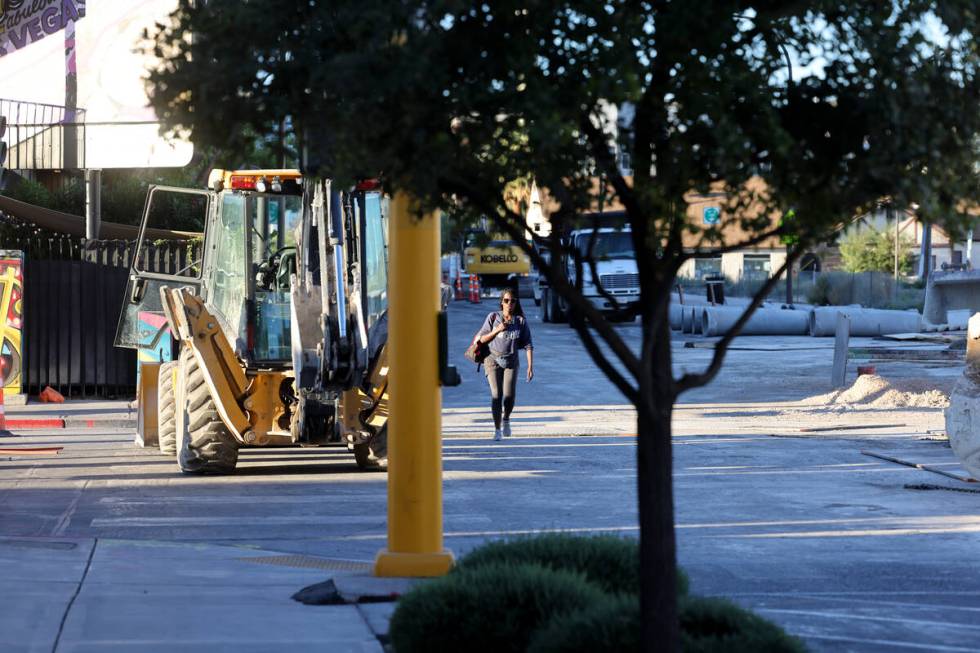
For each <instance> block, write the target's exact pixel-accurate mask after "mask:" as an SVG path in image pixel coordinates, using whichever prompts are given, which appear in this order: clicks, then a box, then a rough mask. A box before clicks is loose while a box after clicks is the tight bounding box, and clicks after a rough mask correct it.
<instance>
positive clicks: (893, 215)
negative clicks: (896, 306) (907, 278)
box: [885, 202, 900, 301]
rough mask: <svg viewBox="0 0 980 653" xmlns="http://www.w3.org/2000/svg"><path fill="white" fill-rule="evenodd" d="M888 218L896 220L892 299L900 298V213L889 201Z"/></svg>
mask: <svg viewBox="0 0 980 653" xmlns="http://www.w3.org/2000/svg"><path fill="white" fill-rule="evenodd" d="M885 211H886V218H887V220H893V221H894V222H895V270H894V272H893V275H892V276H893V283H892V300H893V301H896V300H898V260H899V243H900V241H899V233H898V215H897V214H896V213H895V205H894V204H892V203H891V202H889V203H888V208H886V209H885Z"/></svg>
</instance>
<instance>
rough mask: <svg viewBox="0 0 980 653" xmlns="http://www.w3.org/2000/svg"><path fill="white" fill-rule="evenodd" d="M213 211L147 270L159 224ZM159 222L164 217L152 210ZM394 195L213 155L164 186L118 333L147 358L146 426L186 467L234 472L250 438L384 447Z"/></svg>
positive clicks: (259, 442)
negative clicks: (161, 356)
mask: <svg viewBox="0 0 980 653" xmlns="http://www.w3.org/2000/svg"><path fill="white" fill-rule="evenodd" d="M179 202H184V203H185V205H191V206H195V207H197V208H196V209H195V210H199V211H200V212H201V222H202V223H203V225H204V229H203V232H202V239H203V243H201V244H200V245H199V246H197V247H194V250H195V251H196V252H200V255H199V256H196V257H193V258H194V260H192V262H191V264H190V265H188V266H187V267H186V268H184V269H182V270H179V271H178V272H177V273H176V274H169V275H164V274H158V273H154V272H150V271H149V269H150V266H149V265H148V260H147V258H148V248H147V246H146V245H147V243H146V240H145V238H144V235H145V233H146V230H147V229H150V228H153V227H157V226H162V225H161V224H160V223H164V224H166V223H167V222H169V221H170V219H171V218H172V216H171V214H170V213H171V211H172V207H174V206H176V205H177V204H178V203H179ZM155 222H156V224H154V223H155ZM387 301H388V297H387V200H386V198H385V196H384V194H383V193H382V191H381V189H380V187H379V186H378V184H376V183H373V182H365V183H362V184H359V185H358V186H357V187H354V188H349V189H342V190H341V189H336V188H334V187H333V185H332V184H331V182H329V181H325V180H308V179H306V178H304V177H303V176H302V175H301V174H300V173H299V171H296V170H244V171H239V170H236V171H227V170H214V171H213V172H212V174H211V176H210V179H209V182H208V189H206V190H195V189H184V188H173V187H166V186H152V187H151V188H150V190H149V192H148V195H147V200H146V205H145V208H144V213H143V222H142V224H141V228H140V238H139V245H138V249H137V253H136V255H135V257H134V263H133V266H132V269H131V273H130V279H129V285H128V287H127V291H126V299H125V304H124V309H123V312H122V315H121V316H120V322H119V327H118V330H117V335H116V345H117V346H122V347H133V348H143V349H147V350H154V351H159V349H160V343H161V342H163V341H165V339H166V338H171V337H172V338H173V339H174V343H175V347H174V349H175V350H176V351H175V352H174V356H173V360H171V361H166V362H160V363H146V364H143V365H142V366H141V373H140V384H139V406H140V411H139V415H140V417H139V427H138V428H139V440H140V441H142V442H144V443H146V444H150V443H152V442H156V443H157V446H159V449H160V451H161V452H162V453H164V454H168V455H174V454H176V456H177V461H178V464H179V466H180V469H181V470H182V471H183V472H185V473H205V472H217V473H227V472H231V471H232V470H234V469H235V465H236V464H237V461H238V452H239V450H240V449H242V448H244V447H262V446H283V445H303V446H317V445H330V444H346V445H347V446H348V447H349V448H350V449H351V450H352V451H353V453H354V457H355V459H356V461H357V464H358V465H359V466H360V467H361V468H364V469H371V468H378V467H381V466H384V464H385V462H386V455H387V371H388V368H387V352H386V342H387V317H386V309H387Z"/></svg>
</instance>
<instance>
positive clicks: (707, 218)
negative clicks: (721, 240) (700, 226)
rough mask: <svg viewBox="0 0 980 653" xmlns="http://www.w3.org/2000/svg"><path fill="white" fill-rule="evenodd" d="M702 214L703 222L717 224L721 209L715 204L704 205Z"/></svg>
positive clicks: (719, 219)
mask: <svg viewBox="0 0 980 653" xmlns="http://www.w3.org/2000/svg"><path fill="white" fill-rule="evenodd" d="M703 216H704V223H705V224H718V223H719V222H720V221H721V209H720V208H718V207H717V206H706V207H704V212H703Z"/></svg>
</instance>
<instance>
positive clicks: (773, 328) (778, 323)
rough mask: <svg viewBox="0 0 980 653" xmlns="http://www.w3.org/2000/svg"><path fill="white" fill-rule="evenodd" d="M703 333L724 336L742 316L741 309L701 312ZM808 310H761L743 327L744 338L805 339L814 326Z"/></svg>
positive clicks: (720, 308)
mask: <svg viewBox="0 0 980 653" xmlns="http://www.w3.org/2000/svg"><path fill="white" fill-rule="evenodd" d="M701 313H702V317H701V334H702V335H705V336H721V335H724V334H725V333H727V332H728V330H729V329H731V328H732V327H733V326H734V325H735V322H737V321H738V318H739V317H741V315H742V309H740V308H722V307H719V306H713V307H710V308H706V309H704V310H703V311H701ZM809 317H810V316H809V312H808V311H795V310H792V309H785V310H784V309H779V308H759V309H756V311H755V313H753V314H752V316H751V317H749V320H748V322H746V323H745V326H743V327H742V331H741V334H742V335H743V336H803V335H806V333H807V329H808V327H809V324H810V319H809Z"/></svg>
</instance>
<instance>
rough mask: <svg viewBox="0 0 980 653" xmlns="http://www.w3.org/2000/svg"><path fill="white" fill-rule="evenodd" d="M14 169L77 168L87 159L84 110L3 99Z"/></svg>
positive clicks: (9, 162)
mask: <svg viewBox="0 0 980 653" xmlns="http://www.w3.org/2000/svg"><path fill="white" fill-rule="evenodd" d="M0 116H3V117H5V118H6V119H7V132H6V134H4V137H3V141H4V142H5V143H6V144H7V150H8V151H7V160H6V162H5V163H4V167H6V168H9V169H11V170H28V169H34V170H36V169H56V170H57V169H75V168H82V167H84V162H85V138H84V124H85V109H74V110H72V109H69V108H67V107H63V106H60V105H56V104H44V103H41V102H22V101H20V100H5V99H0Z"/></svg>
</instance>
